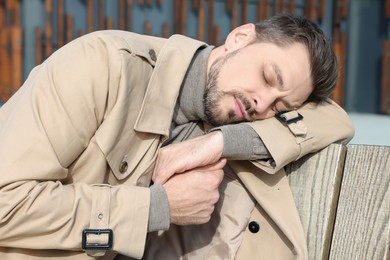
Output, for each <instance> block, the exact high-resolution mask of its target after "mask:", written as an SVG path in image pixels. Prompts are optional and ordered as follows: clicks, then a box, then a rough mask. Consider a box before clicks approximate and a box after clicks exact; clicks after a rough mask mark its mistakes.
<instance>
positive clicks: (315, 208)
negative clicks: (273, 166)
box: [286, 144, 346, 259]
mask: <svg viewBox="0 0 390 260" xmlns="http://www.w3.org/2000/svg"><path fill="white" fill-rule="evenodd" d="M345 154H346V147H345V146H344V145H341V144H332V145H330V146H328V147H327V148H325V149H323V150H322V151H320V152H318V153H316V154H312V155H307V156H305V157H303V158H301V159H300V160H298V161H297V162H294V163H291V164H289V165H288V166H287V167H286V172H287V174H288V178H289V183H290V187H291V190H292V193H293V196H294V199H295V202H296V205H297V208H298V212H299V214H300V218H301V221H302V225H303V228H304V230H305V232H306V236H307V241H308V250H309V259H328V256H329V249H330V243H331V238H332V231H333V226H334V219H335V214H336V212H335V211H336V206H337V199H338V196H339V191H340V186H341V177H342V170H343V167H344V161H345Z"/></svg>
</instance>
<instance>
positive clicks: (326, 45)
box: [253, 15, 338, 103]
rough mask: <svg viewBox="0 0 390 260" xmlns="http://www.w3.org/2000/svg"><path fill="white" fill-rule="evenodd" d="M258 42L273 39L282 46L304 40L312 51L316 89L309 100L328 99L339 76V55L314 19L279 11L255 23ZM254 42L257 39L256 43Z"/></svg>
mask: <svg viewBox="0 0 390 260" xmlns="http://www.w3.org/2000/svg"><path fill="white" fill-rule="evenodd" d="M255 27H256V32H257V35H256V39H255V41H254V42H270V43H274V44H276V45H278V46H280V47H283V46H288V45H290V44H292V43H296V42H298V43H302V44H303V45H305V46H306V47H307V49H308V51H309V55H310V65H311V77H312V83H313V88H314V90H313V92H312V93H311V94H310V96H309V98H308V99H307V101H306V102H315V103H321V102H323V101H327V99H328V97H329V96H330V95H331V94H332V91H333V90H334V88H335V86H336V83H337V79H338V65H337V58H336V55H335V54H334V52H333V49H332V46H331V43H330V42H329V40H328V39H327V38H326V37H325V35H324V33H323V31H322V30H321V28H320V27H319V26H318V25H317V24H315V23H314V22H312V21H310V20H308V19H306V18H304V17H301V16H293V15H277V16H273V17H271V18H269V19H267V20H264V21H261V22H259V23H256V24H255ZM254 42H253V43H254Z"/></svg>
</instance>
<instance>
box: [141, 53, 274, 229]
mask: <svg viewBox="0 0 390 260" xmlns="http://www.w3.org/2000/svg"><path fill="white" fill-rule="evenodd" d="M212 49H213V47H212V46H209V47H206V48H204V49H200V50H198V51H197V52H196V54H195V55H194V58H193V59H192V62H191V64H190V66H189V68H188V70H187V73H186V75H185V78H184V80H183V83H182V86H181V89H180V93H179V97H178V101H177V103H176V106H175V110H174V114H173V118H172V124H171V129H170V136H169V139H168V140H167V141H166V142H165V143H164V145H168V144H171V143H177V142H181V141H183V140H186V139H190V138H194V137H197V136H200V135H202V134H204V132H205V131H204V129H203V121H205V122H207V121H206V119H205V116H204V108H203V94H204V90H205V86H206V76H207V61H208V57H209V55H210V52H211V50H212ZM217 130H220V131H222V133H223V142H224V148H223V156H224V157H226V158H227V159H229V160H260V159H267V158H270V157H271V156H270V154H269V152H268V150H267V149H266V148H265V146H264V144H263V142H262V141H261V139H260V137H259V136H258V134H257V133H256V132H255V131H254V130H253V128H252V127H250V126H249V125H247V124H232V125H225V126H221V127H217V128H213V129H211V131H217ZM238 137H239V138H238ZM150 193H151V198H150V214H149V226H148V231H149V232H151V231H156V230H167V229H168V228H169V205H168V199H167V196H166V193H165V190H164V188H163V187H162V186H161V185H157V184H154V185H152V186H151V188H150Z"/></svg>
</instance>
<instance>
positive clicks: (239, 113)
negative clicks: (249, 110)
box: [234, 97, 246, 119]
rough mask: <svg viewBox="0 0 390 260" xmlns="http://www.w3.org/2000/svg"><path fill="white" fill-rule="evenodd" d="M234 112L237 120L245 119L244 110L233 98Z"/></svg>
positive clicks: (238, 101)
mask: <svg viewBox="0 0 390 260" xmlns="http://www.w3.org/2000/svg"><path fill="white" fill-rule="evenodd" d="M234 112H235V114H236V117H237V118H240V119H245V115H246V112H245V108H244V106H243V104H242V103H241V101H240V100H239V99H238V98H237V97H234Z"/></svg>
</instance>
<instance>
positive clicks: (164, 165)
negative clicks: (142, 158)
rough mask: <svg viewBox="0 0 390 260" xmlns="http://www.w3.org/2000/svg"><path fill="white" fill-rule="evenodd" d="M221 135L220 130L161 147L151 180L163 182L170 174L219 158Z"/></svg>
mask: <svg viewBox="0 0 390 260" xmlns="http://www.w3.org/2000/svg"><path fill="white" fill-rule="evenodd" d="M222 152H223V135H222V132H221V131H214V132H211V133H209V134H206V135H203V136H200V137H197V138H194V139H190V140H187V141H184V142H181V143H177V144H171V145H168V146H166V147H163V148H162V149H161V150H160V151H159V153H158V157H157V161H156V166H155V168H154V172H153V176H152V180H153V181H154V182H155V183H160V184H163V183H165V182H166V181H167V180H168V179H169V178H170V177H171V176H172V175H174V174H176V173H183V172H185V171H188V170H192V169H194V168H198V167H201V166H205V165H209V164H212V163H215V162H217V161H218V160H219V159H221V156H222Z"/></svg>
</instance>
